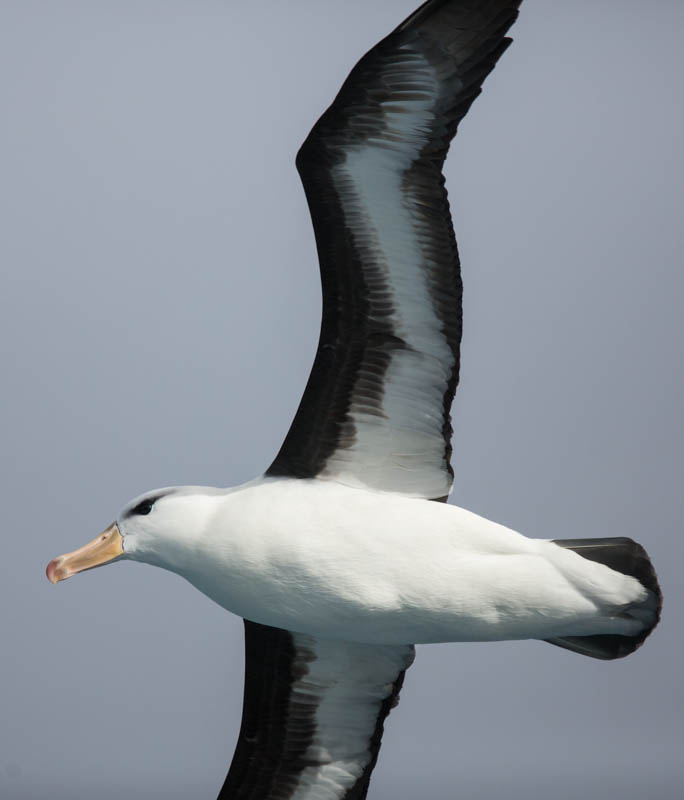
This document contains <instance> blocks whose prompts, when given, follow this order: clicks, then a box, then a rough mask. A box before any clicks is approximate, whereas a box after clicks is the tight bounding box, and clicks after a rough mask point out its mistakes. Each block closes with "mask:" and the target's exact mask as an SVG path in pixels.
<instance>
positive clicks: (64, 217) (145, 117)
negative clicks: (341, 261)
mask: <svg viewBox="0 0 684 800" xmlns="http://www.w3.org/2000/svg"><path fill="white" fill-rule="evenodd" d="M415 5H417V0H392V2H389V0H383V1H382V2H380V0H366V1H365V2H362V0H355V1H352V0H349V1H348V2H346V3H333V2H331V1H330V0H318V2H313V0H306V1H305V0H298V1H296V2H295V1H294V0H293V1H292V2H289V3H275V2H269V3H247V2H241V3H237V2H228V0H224V2H218V0H192V2H191V0H183V1H181V0H165V2H161V0H145V2H139V1H138V0H136V2H131V0H119V2H96V1H95V0H88V2H86V1H85V0H80V1H78V2H77V1H76V0H62V2H60V3H52V2H47V0H43V1H42V2H39V1H38V0H22V2H21V3H18V2H10V1H9V0H4V2H0V12H1V20H0V95H1V96H2V98H3V102H2V108H3V124H2V126H0V153H1V154H2V156H1V157H2V162H3V163H2V176H3V177H2V184H1V185H0V205H1V208H0V213H1V215H2V235H1V236H0V269H1V270H2V290H1V292H0V348H1V353H2V375H3V386H4V391H3V394H2V400H3V406H4V413H3V420H4V422H5V424H4V425H3V432H2V452H3V458H2V464H1V469H2V475H1V476H0V478H1V482H0V485H1V486H2V493H3V497H2V507H3V557H2V559H0V578H1V580H0V603H1V607H2V609H3V623H2V629H1V630H2V641H3V647H2V675H3V680H2V683H1V684H0V685H1V688H0V702H1V704H2V709H3V712H2V717H3V724H2V726H0V796H2V797H3V798H8V800H40V799H41V798H47V797H50V798H52V799H53V800H63V799H64V800H67V799H71V798H74V797H88V796H89V797H96V798H98V800H114V798H119V797H122V796H127V797H130V798H132V799H133V800H138V798H145V799H147V798H150V799H152V798H158V797H162V796H163V797H164V798H167V799H168V800H180V799H181V798H184V799H185V800H187V798H188V797H190V796H191V797H196V798H213V797H215V795H216V793H217V791H218V788H219V786H220V785H221V782H222V780H223V778H224V776H225V773H226V770H227V767H228V763H229V759H230V755H231V754H232V749H233V745H234V741H235V737H236V735H237V730H238V724H239V712H240V703H241V693H242V668H243V665H242V625H241V622H240V620H238V619H237V618H235V617H232V616H231V615H229V614H227V613H226V612H224V611H222V610H221V609H219V608H218V607H217V606H214V605H213V604H212V603H211V602H210V601H209V600H207V599H206V598H204V597H203V596H202V595H201V594H199V593H198V592H197V591H196V590H194V589H193V588H191V587H190V585H189V584H185V583H184V582H183V581H182V580H181V579H180V578H178V577H176V576H174V575H171V574H167V573H164V572H163V571H161V570H155V569H153V568H151V567H147V566H142V565H136V564H127V563H125V564H117V565H114V566H112V567H110V568H105V569H101V570H95V571H93V572H88V573H87V574H84V575H81V576H78V577H77V578H75V579H74V580H71V581H68V582H67V583H65V584H61V585H59V586H58V587H53V586H50V585H49V584H48V582H47V581H46V580H45V577H44V573H43V570H44V568H45V565H46V563H47V562H48V561H49V559H50V558H52V557H53V556H55V555H57V554H59V553H62V552H64V551H66V550H71V549H72V548H74V547H76V546H79V545H80V544H82V543H84V542H85V541H87V540H88V539H90V538H92V537H93V536H95V535H96V534H97V533H98V532H99V531H101V530H102V529H103V528H104V527H105V526H106V525H107V524H108V523H109V522H110V521H111V520H112V519H113V518H114V516H115V514H116V513H117V511H118V509H119V508H120V506H121V505H122V504H123V503H124V502H125V501H127V500H129V499H130V498H132V497H133V496H135V495H137V494H139V493H140V492H142V491H144V490H147V489H152V488H155V487H157V486H164V485H169V484H184V483H200V484H201V483H205V484H215V485H230V484H235V483H239V482H241V481H244V480H247V479H249V478H251V477H253V476H254V475H256V474H258V473H260V472H261V471H262V470H263V469H264V468H265V467H266V466H267V465H268V463H269V462H270V459H271V458H272V456H273V455H274V453H275V452H276V450H277V448H278V446H279V444H280V442H281V440H282V438H283V436H284V434H285V432H286V430H287V426H288V425H289V421H290V419H291V417H292V414H293V412H294V409H295V407H296V404H297V402H298V400H299V396H300V393H301V391H302V389H303V386H304V381H305V379H306V376H307V374H308V370H309V367H310V364H311V360H312V357H313V352H314V347H315V343H316V339H317V333H318V319H319V313H320V298H319V287H318V275H317V265H316V258H315V251H314V243H313V236H312V233H311V229H310V222H309V219H308V215H307V211H306V207H305V201H304V195H303V192H302V191H301V188H300V185H299V180H298V177H297V174H296V172H295V169H294V155H295V152H296V149H297V147H298V145H299V143H300V142H301V141H302V140H303V138H304V137H305V135H306V133H307V132H308V130H309V128H310V127H311V125H312V124H313V122H314V121H315V119H316V118H317V117H318V115H319V114H320V113H321V112H322V111H323V109H324V108H325V106H326V105H327V103H328V102H329V101H330V100H331V99H332V97H333V95H334V93H335V92H336V90H337V88H338V87H339V85H340V83H341V81H342V79H343V78H344V77H345V75H346V73H347V72H348V70H349V69H350V68H351V66H352V65H353V64H354V62H355V61H356V59H357V58H358V57H359V56H360V55H361V54H362V53H363V52H364V51H365V50H366V49H368V48H369V47H370V46H371V45H372V44H374V43H375V41H376V40H377V39H379V38H380V37H381V36H382V35H384V34H385V33H387V32H388V31H389V30H390V29H391V28H392V27H393V26H394V25H395V24H396V23H398V22H399V21H400V20H401V19H402V18H403V17H404V16H405V15H407V14H408V13H409V12H410V11H411V10H412V9H413V7H414V6H415ZM683 29H684V5H682V3H679V2H675V1H674V0H672V2H669V1H668V0H654V2H651V3H648V4H647V3H644V2H636V0H591V2H590V1H589V0H581V1H577V0H576V2H572V3H560V2H552V3H549V2H544V0H525V2H524V3H523V9H522V14H521V19H520V21H519V22H518V23H517V25H516V26H515V27H514V29H513V36H514V37H515V44H514V45H513V47H512V48H511V49H510V50H509V51H508V52H507V54H506V55H505V57H504V58H503V59H502V61H501V62H500V63H499V66H498V68H497V69H496V71H495V72H494V74H493V76H492V77H491V78H490V79H489V80H488V81H487V83H486V85H485V91H484V94H483V96H482V97H481V98H480V99H479V100H478V101H477V102H476V104H475V105H474V107H473V109H472V111H471V113H470V114H469V116H468V118H467V119H466V121H465V122H464V123H463V125H462V129H461V131H460V132H459V135H458V137H457V139H456V141H455V144H454V147H453V151H452V155H451V156H450V159H449V162H448V166H447V179H448V187H449V191H450V197H451V202H452V211H453V214H454V222H455V227H456V232H457V236H458V240H459V245H460V249H461V257H462V261H463V274H464V280H465V337H464V345H463V369H462V380H461V387H460V389H459V391H458V394H457V399H456V402H455V405H454V427H455V440H454V467H455V471H456V486H455V491H454V496H453V501H454V502H456V503H458V504H461V505H464V506H466V507H468V508H470V509H472V510H474V511H476V512H478V513H480V514H483V515H485V516H488V517H490V518H492V519H494V520H496V521H498V522H502V523H505V524H506V525H509V526H511V527H513V528H516V529H518V530H521V531H522V532H524V533H527V534H529V535H531V536H539V537H554V538H563V537H578V536H602V535H606V536H610V535H625V536H632V537H633V538H635V539H637V540H639V541H640V542H642V543H643V544H644V545H645V546H646V548H647V549H648V551H649V552H650V554H651V556H652V557H653V560H654V562H655V564H656V567H657V569H658V572H659V575H660V578H661V583H662V585H663V588H664V591H665V613H664V618H663V621H662V624H661V626H660V627H659V628H658V630H657V631H656V633H655V634H654V635H653V636H652V637H651V639H650V640H649V641H648V642H647V644H646V645H645V646H644V648H643V649H642V650H641V651H639V652H638V653H637V654H636V655H634V656H632V657H630V658H628V659H626V660H624V661H620V662H613V663H602V662H597V661H594V660H592V659H588V658H582V657H580V656H577V655H574V654H571V653H568V652H565V651H562V650H560V649H558V648H554V647H550V646H548V645H544V644H540V643H536V642H523V643H500V644H461V645H439V646H435V645H433V646H428V647H421V648H419V651H418V658H417V661H416V664H415V666H414V667H413V668H412V669H411V670H410V672H409V673H408V675H407V681H406V684H405V688H404V692H403V695H402V702H401V705H400V707H399V708H398V709H397V710H396V711H395V712H394V713H393V714H392V717H391V718H390V722H389V725H388V729H387V731H386V735H385V740H384V747H383V750H382V752H381V757H380V762H379V766H378V768H377V770H376V773H375V780H374V783H373V785H372V789H371V794H370V797H371V798H374V800H389V798H393V799H394V798H400V797H413V796H415V795H416V794H420V796H421V797H422V798H423V799H424V800H437V798H448V797H452V796H458V797H459V798H461V800H492V798H495V797H504V796H505V797H507V798H529V797H530V796H540V797H553V798H554V800H571V798H573V799H574V798H577V797H580V796H582V797H587V798H589V799H590V800H591V798H595V797H602V798H605V799H606V800H608V799H610V798H620V800H636V798H640V800H641V798H643V797H645V796H648V797H650V798H654V800H675V798H677V799H678V798H680V797H681V795H682V788H683V784H684V781H683V779H682V766H681V742H682V733H683V731H682V727H683V722H682V720H683V717H684V714H683V711H682V706H683V704H682V679H681V671H682V655H683V647H682V636H681V633H682V608H683V601H684V597H683V594H684V589H682V585H683V584H684V581H682V576H681V570H682V562H683V561H684V552H683V547H682V533H681V527H682V516H683V511H684V509H682V487H681V484H682V475H683V474H684V470H683V467H684V464H683V463H682V462H683V456H682V453H683V452H684V441H682V440H683V438H684V437H683V435H682V421H681V395H682V388H683V385H684V375H683V369H682V336H681V334H682V322H681V307H682V288H683V284H684V279H683V277H682V271H681V265H680V260H681V253H682V251H683V249H684V247H683V246H684V242H683V241H682V239H683V238H684V234H683V233H682V225H681V208H682V196H681V186H682V185H683V184H684V175H683V174H682V172H683V170H682V158H681V139H682V105H681V78H682V73H683V66H684V65H683V63H682V62H683V60H684V56H683V55H682V48H681V31H682V30H683Z"/></svg>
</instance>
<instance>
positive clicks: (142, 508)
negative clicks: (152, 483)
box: [130, 497, 157, 517]
mask: <svg viewBox="0 0 684 800" xmlns="http://www.w3.org/2000/svg"><path fill="white" fill-rule="evenodd" d="M156 500H157V498H156V497H154V498H150V499H148V500H143V501H142V502H140V503H138V505H137V506H136V507H135V508H133V509H131V512H130V516H131V517H135V516H138V515H139V514H149V513H150V511H152V506H153V505H154V504H155V502H156Z"/></svg>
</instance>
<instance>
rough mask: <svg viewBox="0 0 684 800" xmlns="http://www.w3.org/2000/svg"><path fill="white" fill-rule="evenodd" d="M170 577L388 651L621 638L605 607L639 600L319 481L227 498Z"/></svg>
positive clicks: (387, 498) (608, 583)
mask: <svg viewBox="0 0 684 800" xmlns="http://www.w3.org/2000/svg"><path fill="white" fill-rule="evenodd" d="M175 570H176V571H177V572H179V573H180V574H182V575H183V576H184V577H185V578H187V579H188V580H189V581H190V582H191V583H193V584H194V585H195V586H196V587H197V588H198V589H200V591H202V592H204V593H205V594H206V595H208V596H209V597H210V598H212V599H213V600H215V601H216V602H217V603H218V604H219V605H221V606H223V607H224V608H226V609H228V610H229V611H232V612H234V613H236V614H239V615H240V616H243V617H246V618H247V619H251V620H254V621H256V622H261V623H263V624H267V625H273V626H277V627H280V628H287V629H289V630H294V631H301V632H303V633H309V634H311V635H314V636H318V637H321V638H339V639H348V640H355V641H360V642H371V643H385V644H403V643H409V642H410V643H421V642H443V641H484V640H494V639H523V638H539V639H544V638H550V637H553V636H563V635H583V634H590V633H602V632H603V633H624V634H631V633H634V632H636V629H635V623H634V622H633V621H631V620H624V619H617V618H616V617H615V608H616V607H618V606H620V605H626V604H628V603H631V602H635V601H638V600H641V599H643V597H644V596H645V592H644V590H643V588H642V587H641V585H640V584H639V582H638V581H636V580H635V579H634V578H630V577H627V576H624V575H621V574H620V573H617V572H614V571H613V570H611V569H609V568H607V567H605V566H603V565H601V564H596V563H594V562H590V561H587V560H585V559H583V558H581V557H580V556H578V555H576V554H575V553H573V552H571V551H569V550H564V549H562V548H560V547H558V546H557V545H554V544H552V543H551V542H548V541H545V540H534V539H528V538H526V537H524V536H522V535H521V534H518V533H516V532H515V531H512V530H510V529H508V528H505V527H503V526H501V525H497V524H496V523H493V522H490V521H488V520H485V519H484V518H482V517H479V516H477V515H476V514H472V513H470V512H468V511H465V510H464V509H461V508H458V507H456V506H448V505H445V504H442V503H434V502H429V501H426V500H416V499H411V498H405V497H402V496H398V495H390V494H381V493H375V492H368V491H365V490H362V489H352V488H348V487H345V486H341V485H339V484H336V483H332V482H326V481H318V480H276V479H271V480H267V481H262V482H255V483H254V484H251V485H247V486H245V487H244V488H242V489H239V490H237V491H234V492H231V493H230V494H227V495H225V496H224V497H223V498H221V503H220V506H219V509H218V511H217V513H216V514H215V515H214V516H213V517H212V519H211V522H210V524H209V525H207V527H206V528H205V530H204V531H203V533H202V534H201V536H200V538H199V539H198V540H197V541H196V542H195V543H194V547H193V550H192V553H191V554H189V556H188V558H187V560H185V562H184V563H183V564H182V565H180V566H176V567H175ZM608 609H610V611H608ZM601 620H603V622H601V624H600V625H599V627H598V628H597V621H598V622H600V621H601ZM601 625H602V626H603V627H601Z"/></svg>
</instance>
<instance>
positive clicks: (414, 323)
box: [47, 0, 661, 800]
mask: <svg viewBox="0 0 684 800" xmlns="http://www.w3.org/2000/svg"><path fill="white" fill-rule="evenodd" d="M519 5H520V0H429V1H428V2H426V3H424V4H423V5H422V6H421V7H420V8H419V9H418V10H417V11H415V12H414V13H413V14H412V15H411V16H410V17H409V18H408V19H407V20H406V21H404V22H403V23H402V24H401V25H399V27H398V28H396V29H395V30H394V31H393V32H392V33H391V34H390V35H389V36H387V37H386V38H385V39H383V40H382V41H381V42H380V43H379V44H378V45H376V46H375V47H374V48H373V49H372V50H371V51H370V52H369V53H367V54H366V55H365V56H364V57H363V58H362V59H361V60H360V61H359V63H358V64H357V65H356V66H355V67H354V69H353V70H352V72H351V74H350V75H349V77H348V78H347V80H346V81H345V83H344V84H343V86H342V88H341V90H340V92H339V94H338V95H337V97H336V98H335V100H334V101H333V103H332V105H331V106H330V108H329V109H328V110H327V111H326V112H325V113H324V114H323V116H322V117H321V118H320V119H319V120H318V122H317V123H316V125H315V126H314V128H313V130H312V131H311V133H310V134H309V136H308V138H307V139H306V141H305V142H304V144H303V146H302V148H301V150H300V151H299V154H298V156H297V168H298V170H299V173H300V175H301V177H302V181H303V183H304V188H305V191H306V196H307V200H308V203H309V209H310V212H311V216H312V219H313V225H314V231H315V235H316V243H317V247H318V254H319V260H320V268H321V279H322V285H323V319H322V325H321V335H320V341H319V345H318V351H317V353H316V358H315V362H314V365H313V369H312V372H311V375H310V378H309V381H308V384H307V386H306V390H305V392H304V395H303V397H302V400H301V403H300V406H299V409H298V411H297V413H296V416H295V418H294V421H293V423H292V426H291V428H290V430H289V432H288V434H287V437H286V439H285V441H284V443H283V445H282V447H281V449H280V452H279V453H278V455H277V456H276V458H275V460H274V461H273V463H272V464H271V466H270V467H269V468H268V469H267V470H266V472H265V473H264V475H263V476H261V477H260V478H257V479H256V480H254V481H251V482H250V483H247V484H245V485H242V486H238V487H235V488H231V489H213V488H206V487H187V486H186V487H176V488H170V489H161V490H157V491H155V492H151V493H148V494H145V495H143V496H141V497H139V498H137V499H136V500H134V501H133V502H132V503H130V504H129V505H128V506H126V507H125V508H124V510H123V511H122V512H121V513H120V514H119V516H118V517H117V520H116V522H114V523H113V524H112V525H111V526H110V527H109V528H107V530H106V531H105V532H104V533H102V534H101V535H100V536H98V537H97V538H96V539H94V540H93V541H92V542H90V543H89V544H87V545H85V546H84V547H82V548H80V549H79V550H76V551H74V552H72V553H69V554H66V555H64V556H60V557H59V558H56V559H54V560H53V561H51V562H50V564H49V565H48V568H47V575H48V578H49V579H50V580H51V581H53V582H57V581H59V580H63V579H65V578H68V577H69V576H71V575H73V574H75V573H76V572H80V571H82V570H85V569H90V568H92V567H96V566H99V565H101V564H104V563H107V562H109V561H114V560H121V559H134V560H138V561H143V562H147V563H150V564H156V565H157V566H161V567H164V568H165V569H169V570H171V571H173V572H177V573H178V574H180V575H182V576H183V577H185V578H186V579H187V580H189V581H190V582H191V583H193V584H194V585H195V586H197V587H198V588H199V589H200V590H201V591H202V592H204V593H205V594H206V595H208V596H209V597H211V598H212V599H213V600H215V601H216V602H218V603H219V604H220V605H221V606H223V607H224V608H226V609H228V610H230V611H232V612H234V613H237V614H239V615H241V616H242V617H244V618H245V647H246V667H245V694H244V707H243V718H242V726H241V729H240V734H239V739H238V743H237V748H236V751H235V755H234V757H233V761H232V764H231V767H230V771H229V773H228V776H227V778H226V781H225V784H224V786H223V789H222V790H221V793H220V795H219V798H223V800H226V799H227V798H235V799H236V800H264V799H266V798H273V800H286V798H289V799H292V800H302V798H313V799H316V800H342V798H344V799H345V800H352V799H354V800H359V799H361V798H364V797H365V796H366V793H367V790H368V784H369V781H370V776H371V772H372V770H373V767H374V765H375V762H376V759H377V756H378V751H379V748H380V740H381V737H382V731H383V724H384V720H385V718H386V716H387V714H388V713H389V711H390V709H391V708H392V706H393V705H394V704H395V703H396V702H397V699H398V695H399V690H400V688H401V684H402V680H403V676H404V672H405V670H406V669H407V668H408V667H409V666H410V664H411V662H412V660H413V655H414V647H413V646H414V644H416V643H419V642H445V641H484V640H499V639H525V638H530V639H544V640H547V641H550V642H552V643H554V644H558V645H561V646H563V647H566V648H568V649H571V650H575V651H577V652H579V653H583V654H585V655H589V656H594V657H597V658H604V659H611V658H619V657H622V656H625V655H627V654H629V653H631V652H633V651H634V650H635V649H636V648H637V647H638V646H639V645H640V644H641V643H642V642H643V640H644V639H645V638H646V636H647V635H648V634H649V633H650V631H651V630H652V629H653V627H654V626H655V624H656V623H657V621H658V617H659V612H660V602H661V598H660V590H659V588H658V584H657V580H656V577H655V573H654V571H653V569H652V567H651V564H650V561H649V559H648V557H647V555H646V553H645V552H644V550H643V548H641V547H640V546H639V545H638V544H636V543H635V542H633V541H632V540H630V539H624V538H606V539H577V540H563V541H558V540H556V541H554V540H534V539H528V538H526V537H524V536H522V535H521V534H519V533H516V532H514V531H512V530H510V529H508V528H505V527H503V526H501V525H498V524H496V523H493V522H490V521H488V520H485V519H483V518H482V517H479V516H477V515H475V514H472V513H470V512H468V511H465V510H464V509H461V508H458V507H456V506H450V505H446V504H445V503H444V502H426V501H432V500H436V501H445V500H446V498H447V496H448V495H449V492H450V490H451V484H452V470H451V467H450V464H449V460H450V455H451V442H450V440H451V425H450V419H449V411H450V407H451V402H452V399H453V396H454V392H455V389H456V384H457V382H458V372H459V345H460V339H461V277H460V268H459V260H458V254H457V249H456V241H455V238H454V234H453V228H452V225H451V218H450V214H449V206H448V202H447V195H446V191H445V189H444V178H443V176H442V173H441V169H442V165H443V163H444V159H445V157H446V153H447V149H448V146H449V143H450V141H451V139H452V138H453V136H454V135H455V133H456V129H457V127H458V124H459V122H460V121H461V119H462V118H463V117H464V116H465V114H466V112H467V111H468V108H469V107H470V104H471V103H472V102H473V100H474V99H475V98H476V97H477V95H478V94H479V92H480V90H481V85H482V83H483V81H484V79H485V78H486V76H487V75H488V73H489V72H490V71H491V70H492V69H493V68H494V65H495V64H496V62H497V60H498V58H499V56H500V55H501V54H502V53H503V51H504V50H505V49H506V47H507V46H508V45H509V44H510V40H509V39H507V38H506V32H507V31H508V29H509V27H510V26H511V25H512V23H513V22H514V20H515V19H516V17H517V14H518V7H519Z"/></svg>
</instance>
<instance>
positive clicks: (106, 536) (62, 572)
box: [45, 522, 124, 583]
mask: <svg viewBox="0 0 684 800" xmlns="http://www.w3.org/2000/svg"><path fill="white" fill-rule="evenodd" d="M123 554H124V549H123V539H122V537H121V533H120V532H119V527H118V525H117V524H116V522H113V523H112V524H111V525H110V526H109V527H108V528H107V530H106V531H103V532H102V533H101V534H100V535H99V536H96V537H95V538H94V539H93V541H92V542H88V544H84V545H83V547H79V548H78V550H74V551H73V552H72V553H65V554H64V555H63V556H58V557H57V558H53V559H52V561H51V562H50V563H49V564H48V565H47V569H46V570H45V574H46V575H47V577H48V580H49V581H50V583H58V582H59V581H64V580H66V579H67V578H70V577H71V576H72V575H75V574H76V573H77V572H83V570H86V569H93V567H99V566H101V565H102V564H107V563H108V562H109V561H114V560H115V559H117V558H119V557H121V556H122V555H123Z"/></svg>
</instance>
